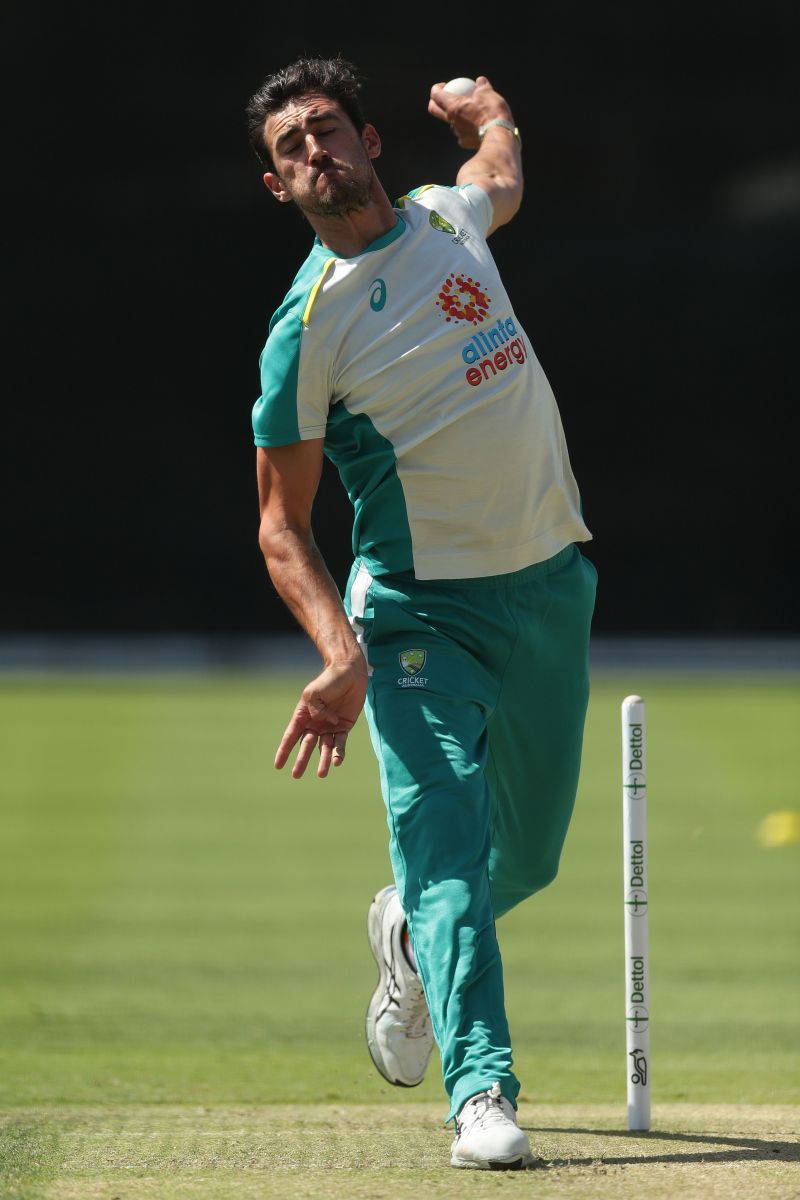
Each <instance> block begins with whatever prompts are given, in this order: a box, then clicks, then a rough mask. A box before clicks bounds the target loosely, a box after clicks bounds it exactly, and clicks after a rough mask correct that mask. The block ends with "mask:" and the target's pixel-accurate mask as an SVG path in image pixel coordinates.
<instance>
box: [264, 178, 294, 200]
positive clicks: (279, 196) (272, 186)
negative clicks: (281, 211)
mask: <svg viewBox="0 0 800 1200" xmlns="http://www.w3.org/2000/svg"><path fill="white" fill-rule="evenodd" d="M264 183H265V184H266V185H267V187H268V188H269V190H270V191H271V192H272V194H273V196H274V197H275V199H276V200H279V201H280V202H281V204H288V202H289V201H290V200H291V198H292V197H291V196H290V195H289V193H288V191H287V190H286V188H285V186H284V183H283V180H282V179H281V177H280V175H276V174H275V173H274V171H267V173H266V175H265V176H264Z"/></svg>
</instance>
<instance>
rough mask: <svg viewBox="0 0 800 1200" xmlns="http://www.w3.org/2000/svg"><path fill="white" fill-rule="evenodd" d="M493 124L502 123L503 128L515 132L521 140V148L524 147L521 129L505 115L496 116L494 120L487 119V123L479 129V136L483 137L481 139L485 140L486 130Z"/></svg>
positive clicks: (515, 135) (519, 140)
mask: <svg viewBox="0 0 800 1200" xmlns="http://www.w3.org/2000/svg"><path fill="white" fill-rule="evenodd" d="M493 125H502V126H503V129H508V130H510V131H511V133H513V135H514V137H515V138H516V139H517V141H518V142H519V148H520V150H521V149H522V138H521V137H520V132H519V130H518V129H517V127H516V125H514V124H513V122H512V121H507V120H506V119H505V117H495V118H494V120H492V121H487V122H486V124H485V125H481V127H480V128H479V130H478V137H479V138H480V139H481V141H483V135H484V134H485V133H486V130H487V129H491V128H492V126H493Z"/></svg>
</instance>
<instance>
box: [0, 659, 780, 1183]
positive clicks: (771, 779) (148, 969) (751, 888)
mask: <svg viewBox="0 0 800 1200" xmlns="http://www.w3.org/2000/svg"><path fill="white" fill-rule="evenodd" d="M300 682H301V681H300V680H298V679H296V678H283V679H278V678H275V677H271V676H264V677H261V678H258V677H253V676H249V677H245V676H242V677H233V676H230V677H228V676H209V677H206V678H202V677H196V678H195V677H186V678H183V679H181V678H177V677H163V678H157V677H148V678H137V677H131V678H128V679H102V678H97V679H78V678H75V679H68V680H62V681H49V682H44V681H35V680H29V681H24V680H19V681H13V680H6V681H5V682H4V683H3V684H2V686H1V687H0V761H1V762H2V793H3V796H2V809H1V810H0V897H1V899H2V920H0V1108H1V1109H2V1121H1V1126H2V1130H1V1131H0V1139H1V1140H0V1196H2V1197H4V1198H5V1197H19V1198H24V1200H28V1198H29V1197H30V1198H36V1197H48V1198H56V1197H64V1198H66V1197H72V1196H76V1197H78V1196H80V1197H94V1196H97V1197H103V1198H105V1197H109V1198H111V1197H114V1196H120V1197H126V1198H127V1197H139V1196H154V1197H155V1196H157V1197H159V1200H172V1198H173V1197H176V1198H177V1197H183V1196H187V1197H188V1196H192V1197H194V1196H203V1197H217V1196H219V1197H227V1196H234V1195H235V1196H237V1197H238V1196H247V1197H249V1196H251V1195H252V1196H256V1195H258V1196H267V1195H273V1194H275V1195H277V1194H279V1192H280V1194H282V1195H292V1196H305V1195H308V1196H316V1195H320V1196H322V1195H329V1196H340V1195H341V1196H345V1195H365V1196H366V1195H390V1194H391V1195H392V1196H399V1195H406V1194H407V1195H411V1194H412V1193H413V1194H418V1193H419V1188H420V1186H421V1180H424V1181H425V1182H426V1187H427V1190H428V1192H429V1193H430V1194H431V1195H460V1194H463V1192H464V1190H465V1189H467V1190H469V1191H470V1192H471V1193H473V1194H474V1195H476V1196H482V1195H484V1194H486V1195H489V1194H491V1195H495V1194H496V1193H497V1191H498V1188H500V1189H501V1190H502V1189H503V1188H505V1189H506V1190H508V1187H509V1186H511V1187H517V1188H519V1186H520V1185H519V1184H517V1183H513V1182H512V1181H511V1178H510V1177H506V1176H495V1175H492V1176H489V1177H483V1176H481V1177H480V1180H482V1182H481V1181H477V1182H476V1180H475V1177H474V1176H472V1175H470V1176H469V1181H468V1183H465V1182H464V1180H463V1174H464V1173H463V1172H462V1173H458V1174H457V1173H456V1172H452V1171H450V1172H449V1174H448V1173H447V1172H446V1171H445V1170H444V1168H443V1164H444V1162H445V1161H446V1148H447V1143H448V1134H447V1133H446V1132H445V1131H444V1130H443V1129H442V1128H441V1120H442V1118H443V1116H444V1114H445V1111H446V1109H445V1104H444V1096H443V1092H442V1089H441V1084H440V1080H439V1077H438V1064H433V1065H432V1069H431V1071H430V1075H429V1079H427V1080H426V1081H425V1083H424V1084H423V1085H422V1086H421V1087H420V1088H418V1089H415V1090H414V1091H411V1092H405V1091H402V1092H399V1093H398V1091H396V1090H395V1089H393V1088H391V1087H389V1086H388V1085H387V1084H385V1083H384V1082H383V1081H382V1080H381V1078H380V1077H379V1076H378V1075H377V1074H376V1073H375V1072H374V1070H373V1068H372V1065H371V1063H370V1060H369V1057H368V1055H367V1052H366V1049H365V1046H364V1041H363V1014H364V1010H365V1007H366V1003H367V1000H368V998H369V995H370V993H371V991H372V988H373V986H374V967H373V963H372V959H371V956H370V954H369V950H368V947H367V943H366V928H365V922H366V911H367V906H368V904H369V901H370V899H371V897H372V894H373V893H374V892H375V890H377V888H379V887H381V886H383V884H384V883H385V882H388V880H389V875H388V859H387V848H386V843H387V833H386V826H385V820H384V814H383V806H382V802H381V799H380V794H379V789H378V783H377V769H376V766H375V764H374V760H373V758H372V752H371V749H370V747H369V744H368V739H367V735H366V729H365V726H364V724H363V722H361V723H359V726H358V727H357V729H356V731H355V733H354V734H353V736H352V738H351V743H350V750H349V754H348V759H347V761H346V763H345V765H344V766H343V767H342V768H341V769H340V770H339V771H336V772H335V773H333V774H332V776H331V777H330V778H329V779H328V780H326V781H319V780H317V779H315V778H314V777H310V778H307V779H305V780H302V781H300V782H297V781H292V780H291V778H290V777H289V775H288V773H285V774H278V773H276V772H275V771H274V769H273V768H272V766H271V762H272V757H273V753H274V747H275V744H276V740H277V737H278V736H279V733H280V732H281V731H282V728H283V725H284V724H285V720H286V718H287V715H288V712H289V710H290V708H291V706H292V704H293V703H294V699H295V696H296V692H297V689H298V686H299V684H300ZM634 690H635V691H640V692H641V693H642V694H643V695H644V696H645V698H646V700H647V702H648V722H649V745H648V750H649V831H650V877H651V886H650V905H651V914H650V938H651V993H652V1005H651V1007H652V1026H651V1038H652V1054H653V1065H652V1079H653V1118H654V1119H653V1128H654V1133H653V1134H651V1135H650V1140H648V1138H641V1137H639V1138H636V1139H632V1140H631V1141H628V1140H627V1139H628V1135H627V1133H626V1132H625V1105H624V1101H625V1076H624V1071H625V1068H624V1050H625V1046H624V1028H623V1015H624V1014H623V1011H622V1010H623V1004H624V996H623V970H622V967H623V963H622V884H621V801H620V768H619V757H620V753H619V743H620V734H619V705H620V701H621V700H622V698H623V697H624V695H625V694H626V693H627V692H630V691H634ZM798 728H800V688H798V683H797V680H796V679H794V678H779V677H765V678H759V679H744V678H742V679H740V678H735V677H732V676H731V677H729V676H719V677H716V678H708V679H704V678H701V677H693V678H687V679H680V678H677V677H675V676H672V675H669V674H662V675H659V674H653V675H652V676H651V677H648V678H641V677H637V678H635V679H632V678H629V677H622V676H618V677H615V676H613V675H611V674H605V675H599V676H597V677H596V678H595V681H594V690H593V695H592V701H591V705H590V711H589V719H588V724H587V737H586V750H585V757H584V769H583V776H582V783H581V788H580V792H579V797H578V805H577V808H576V814H575V818H574V821H573V826H572V829H571V832H570V836H569V839H568V842H567V847H566V850H565V853H564V857H563V860H562V870H561V874H560V876H559V878H558V880H557V881H556V883H555V884H554V885H553V886H552V887H551V888H550V889H548V891H547V892H545V893H543V894H542V895H541V896H539V897H536V898H535V899H534V900H532V901H530V902H529V903H528V904H527V905H524V906H522V908H521V909H520V910H518V911H516V912H514V913H512V914H510V915H509V916H508V917H506V918H505V919H504V920H503V921H502V922H501V923H500V925H499V927H498V929H499V935H500V940H501V947H502V951H503V957H504V961H505V965H506V980H507V1000H508V1010H509V1018H510V1022H511V1028H512V1033H513V1036H514V1044H515V1053H516V1064H517V1071H518V1073H519V1075H520V1077H521V1079H522V1082H523V1093H522V1103H521V1114H522V1117H523V1124H527V1125H528V1126H529V1127H530V1128H532V1129H535V1130H542V1131H545V1132H543V1133H541V1134H538V1133H534V1134H533V1141H534V1144H535V1147H536V1146H537V1145H539V1152H540V1153H541V1154H542V1156H543V1159H546V1160H548V1162H549V1168H548V1172H547V1179H549V1180H550V1181H551V1182H552V1180H553V1179H554V1178H555V1176H556V1175H558V1176H559V1183H558V1187H557V1188H556V1189H555V1192H554V1193H553V1194H558V1195H564V1196H570V1197H571V1196H573V1195H575V1196H578V1195H587V1196H589V1195H593V1196H599V1195H605V1194H606V1192H605V1191H604V1190H603V1187H604V1186H605V1185H603V1184H602V1180H601V1175H599V1174H598V1171H600V1172H601V1174H602V1172H604V1171H605V1172H606V1174H607V1173H608V1172H610V1174H607V1178H608V1180H609V1181H611V1180H612V1179H615V1178H617V1175H615V1174H614V1173H615V1172H616V1173H617V1174H618V1173H619V1172H620V1171H628V1172H630V1171H632V1170H638V1169H639V1166H641V1167H642V1169H645V1168H646V1167H647V1165H648V1164H650V1165H651V1167H652V1170H654V1171H655V1170H656V1169H658V1171H659V1174H658V1176H657V1180H656V1181H654V1182H653V1183H652V1184H651V1185H650V1186H649V1190H650V1194H651V1195H652V1196H659V1195H662V1194H663V1195H665V1196H666V1195H670V1194H673V1193H671V1192H670V1190H669V1189H670V1187H673V1186H674V1188H675V1192H677V1191H678V1190H680V1192H681V1194H682V1195H684V1196H685V1195H692V1194H694V1193H693V1191H692V1188H693V1187H694V1186H695V1184H697V1187H698V1191H697V1194H698V1195H700V1194H703V1188H701V1187H700V1184H699V1182H698V1180H699V1176H696V1177H695V1182H694V1183H693V1182H692V1177H690V1176H686V1175H685V1172H686V1171H687V1170H691V1169H693V1164H694V1165H697V1164H698V1163H700V1162H701V1160H702V1161H703V1162H705V1163H706V1166H708V1165H709V1164H710V1165H711V1167H712V1168H713V1166H714V1164H715V1163H716V1164H717V1167H718V1171H717V1176H716V1177H714V1178H715V1184H714V1186H717V1185H720V1186H721V1181H722V1179H723V1178H725V1179H727V1180H728V1181H729V1184H730V1186H731V1188H733V1181H732V1179H733V1177H732V1173H731V1171H730V1169H729V1168H728V1169H727V1173H726V1169H722V1167H723V1165H724V1164H726V1163H727V1164H731V1163H733V1164H734V1165H735V1166H736V1172H739V1176H738V1179H739V1182H738V1183H737V1185H736V1186H737V1187H739V1188H741V1186H743V1179H744V1177H743V1176H742V1175H741V1172H742V1171H751V1172H756V1174H752V1176H748V1180H749V1182H748V1184H747V1186H748V1187H749V1188H750V1189H751V1190H752V1194H754V1195H756V1194H759V1192H758V1188H759V1187H762V1186H763V1187H766V1188H767V1190H766V1191H764V1192H763V1194H764V1195H771V1196H777V1195H784V1194H785V1195H787V1196H788V1195H797V1194H798V1191H800V1177H798V1168H797V1165H796V1150H797V1147H796V1145H794V1150H791V1149H789V1150H787V1149H786V1147H787V1146H788V1147H791V1145H793V1144H794V1140H793V1138H792V1137H791V1136H790V1134H791V1131H792V1129H793V1130H794V1134H795V1135H796V1132H797V1128H798V1124H800V1121H798V1120H795V1119H794V1117H795V1116H797V1117H800V1108H793V1107H791V1106H796V1105H798V1103H800V1036H799V1035H800V1004H799V1003H798V996H800V992H799V991H798V982H800V903H799V901H800V844H797V843H796V842H795V843H792V844H785V845H779V846H774V847H765V846H763V845H762V844H761V843H760V842H759V840H758V837H757V831H758V827H759V824H760V822H761V821H762V820H763V818H764V817H765V816H767V815H768V814H769V813H771V812H774V811H778V810H785V809H787V810H797V809H798V808H800V799H799V798H798V779H799V778H800V768H799V765H798V753H797V742H798V738H797V731H798ZM704 1106H707V1107H704ZM719 1106H728V1107H723V1108H720V1107H719ZM730 1106H738V1107H736V1108H731V1107H730ZM744 1106H747V1107H746V1108H745V1107H744ZM763 1106H770V1107H763ZM776 1106H778V1107H776ZM270 1113H272V1117H270ZM337 1114H338V1115H337ZM704 1114H705V1116H704ZM732 1114H733V1115H732ZM735 1114H738V1118H737V1117H736V1115H735ZM770 1114H772V1115H770ZM271 1122H272V1124H271ZM359 1122H360V1123H359ZM548 1129H549V1130H550V1132H549V1133H547V1132H546V1130H548ZM726 1129H727V1130H728V1131H729V1133H730V1136H729V1138H728V1143H729V1144H726V1143H725V1133H724V1131H725V1130H726ZM237 1130H238V1131H239V1132H238V1133H237V1132H236V1131H237ZM270 1130H271V1131H272V1135H271V1134H270ZM398 1130H399V1131H400V1133H398ZM681 1130H683V1131H684V1132H683V1133H681V1132H680V1131H681ZM659 1131H660V1133H659ZM715 1131H716V1132H715ZM712 1134H714V1137H712ZM273 1135H274V1136H273ZM351 1135H352V1136H351ZM623 1135H624V1138H625V1139H626V1140H625V1142H624V1151H621V1149H620V1146H621V1141H622V1138H623ZM657 1135H658V1136H660V1137H662V1139H664V1138H665V1139H667V1142H666V1143H665V1142H664V1141H663V1140H662V1142H660V1143H659V1147H660V1148H659V1149H658V1150H657V1151H656V1148H655V1145H656V1144H655V1142H653V1140H652V1139H654V1138H656V1136H657ZM715 1137H716V1139H717V1140H716V1142H714V1138H715ZM734 1137H736V1138H739V1141H736V1142H735V1145H734V1142H731V1140H730V1139H731V1138H734ZM681 1138H683V1141H680V1139H681ZM720 1138H722V1141H720V1140H719V1139H720ZM770 1138H772V1140H773V1142H774V1143H775V1144H776V1145H777V1144H780V1145H782V1146H783V1147H784V1149H783V1150H776V1151H773V1150H772V1148H771V1145H772V1143H770ZM548 1139H549V1140H548ZM559 1139H562V1141H563V1139H567V1141H568V1143H569V1147H568V1148H565V1147H566V1142H565V1143H564V1144H563V1145H562V1144H561V1142H560V1141H559ZM598 1139H599V1140H598ZM603 1139H605V1140H603ZM675 1139H678V1140H679V1141H680V1144H678V1142H676V1140H675ZM692 1139H693V1140H692ZM742 1139H744V1140H742ZM748 1139H749V1142H748ZM540 1141H541V1142H543V1144H541V1145H540V1144H539V1143H540ZM667 1143H668V1144H667ZM712 1143H714V1144H713V1145H712ZM745 1143H747V1144H745ZM698 1145H699V1146H701V1147H703V1146H704V1147H705V1149H704V1150H703V1151H702V1153H700V1152H698V1151H697V1146H698ZM720 1145H722V1146H723V1149H722V1150H720ZM310 1146H313V1147H314V1149H313V1153H312V1150H311V1149H310ZM715 1146H716V1148H715ZM387 1147H389V1149H388V1150H387ZM687 1147H688V1149H687ZM754 1147H767V1148H766V1149H765V1150H764V1152H763V1154H762V1153H761V1151H760V1150H759V1149H754ZM212 1151H213V1152H212ZM787 1154H788V1156H789V1157H791V1156H792V1154H794V1156H795V1165H794V1166H791V1165H789V1164H786V1163H785V1162H784V1161H783V1160H784V1159H785V1158H786V1157H787ZM387 1155H388V1157H387ZM773 1155H774V1156H776V1157H774V1158H773V1157H771V1156H773ZM337 1156H338V1157H337ZM604 1163H605V1164H606V1166H605V1168H604V1167H603V1164H604ZM304 1164H305V1166H304ZM636 1164H639V1166H637V1165H636ZM333 1167H338V1168H339V1169H338V1170H336V1171H331V1170H328V1169H327V1168H333ZM373 1167H374V1168H376V1169H377V1168H381V1170H382V1174H380V1175H379V1176H375V1175H373V1174H370V1171H371V1169H372V1168H373ZM306 1168H307V1169H306ZM312 1168H313V1170H312ZM667 1168H669V1169H670V1170H671V1169H673V1168H674V1170H675V1171H679V1172H684V1174H682V1175H681V1177H680V1178H681V1182H680V1183H679V1182H678V1177H677V1176H675V1178H674V1180H673V1181H672V1183H670V1182H669V1181H666V1177H665V1175H664V1171H665V1169H667ZM698 1170H699V1167H698ZM276 1172H277V1174H276ZM736 1172H733V1174H736ZM606 1174H602V1178H603V1179H604V1178H606ZM452 1176H456V1178H455V1180H454V1179H452V1178H451V1177H452ZM544 1178H545V1176H544V1175H542V1176H540V1177H539V1179H540V1180H542V1179H544ZM370 1179H371V1180H372V1182H371V1183H369V1182H368V1181H369V1180H370ZM270 1180H272V1182H271V1183H270ZM759 1181H760V1182H759ZM656 1183H657V1184H658V1187H664V1188H666V1189H667V1190H663V1191H659V1190H658V1187H656ZM784 1184H785V1185H786V1187H787V1189H789V1190H786V1191H785V1192H784V1191H782V1190H780V1189H781V1188H782V1187H783V1186H784ZM273 1186H274V1188H275V1190H274V1191H273V1190H271V1189H272V1188H273ZM548 1186H549V1185H548ZM609 1186H610V1184H609ZM637 1186H638V1184H637ZM710 1186H711V1185H710V1184H709V1185H708V1188H707V1189H706V1192H705V1194H709V1190H710ZM726 1186H728V1184H726ZM543 1187H544V1185H543V1184H537V1190H538V1191H539V1193H540V1194H543V1195H544V1194H549V1193H547V1192H546V1190H544V1191H543V1190H542V1189H543ZM703 1187H706V1185H705V1184H703ZM363 1188H366V1189H367V1190H360V1189H363ZM370 1188H371V1189H372V1190H369V1189H370ZM376 1188H378V1189H381V1188H383V1189H385V1190H376ZM654 1188H655V1190H654ZM776 1188H777V1189H778V1190H775V1189H776ZM791 1188H793V1189H794V1190H793V1191H792V1190H791ZM226 1189H227V1190H226ZM315 1189H316V1190H315ZM481 1189H488V1190H485V1191H484V1190H481ZM584 1189H585V1190H584ZM607 1194H609V1195H610V1194H613V1193H612V1191H608V1193H607ZM715 1194H723V1193H722V1192H719V1191H717V1192H716V1193H715ZM730 1194H733V1191H731V1193H730Z"/></svg>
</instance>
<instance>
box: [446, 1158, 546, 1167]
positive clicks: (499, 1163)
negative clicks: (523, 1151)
mask: <svg viewBox="0 0 800 1200" xmlns="http://www.w3.org/2000/svg"><path fill="white" fill-rule="evenodd" d="M532 1164H533V1155H531V1157H530V1158H525V1157H524V1156H523V1155H520V1156H519V1157H517V1158H508V1159H503V1158H492V1159H489V1160H488V1162H482V1163H477V1162H467V1161H466V1160H465V1159H463V1158H451V1159H450V1166H451V1167H458V1168H459V1169H461V1170H467V1171H525V1170H527V1168H528V1167H530V1166H531V1165H532Z"/></svg>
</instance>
